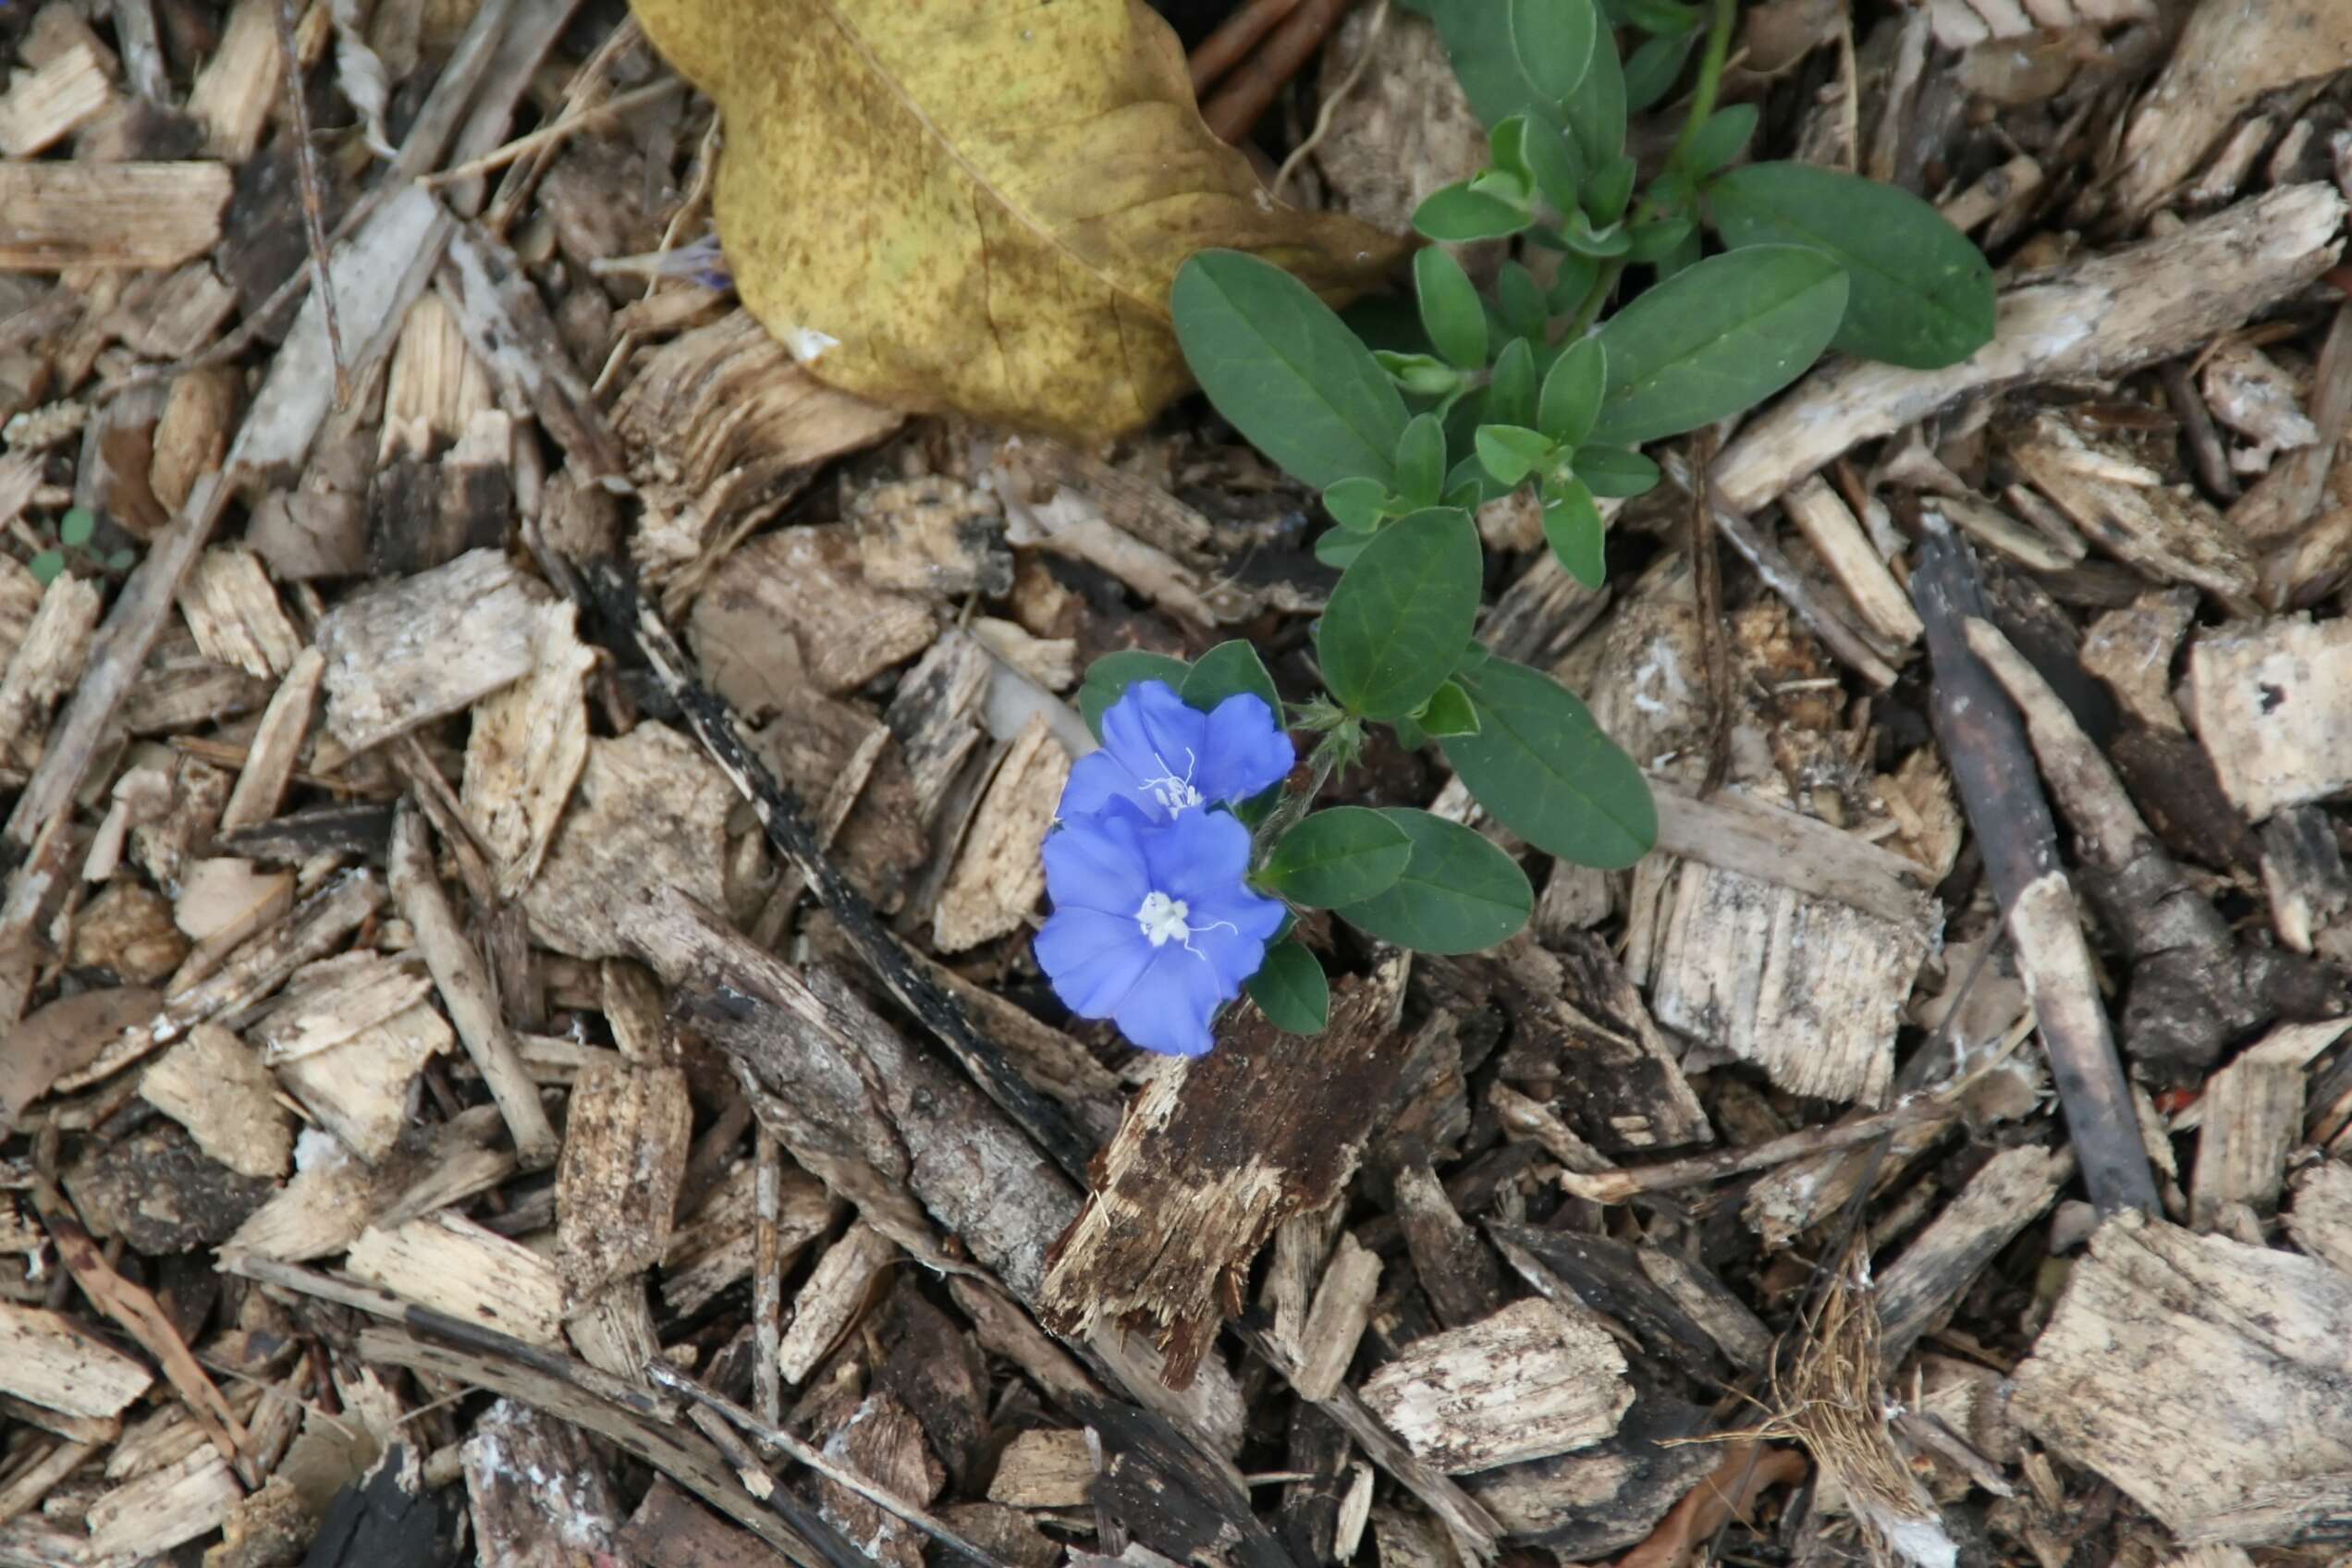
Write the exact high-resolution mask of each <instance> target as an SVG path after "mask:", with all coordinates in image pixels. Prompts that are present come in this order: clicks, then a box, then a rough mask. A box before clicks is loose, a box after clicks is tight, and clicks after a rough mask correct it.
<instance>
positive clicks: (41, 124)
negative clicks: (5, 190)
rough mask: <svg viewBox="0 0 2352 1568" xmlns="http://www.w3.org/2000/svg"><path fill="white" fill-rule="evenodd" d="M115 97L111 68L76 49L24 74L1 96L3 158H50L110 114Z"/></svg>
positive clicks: (92, 52) (84, 46) (85, 47)
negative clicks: (55, 150) (79, 132)
mask: <svg viewBox="0 0 2352 1568" xmlns="http://www.w3.org/2000/svg"><path fill="white" fill-rule="evenodd" d="M114 95H115V92H114V84H113V83H112V82H111V81H109V80H107V72H106V63H105V62H104V60H102V59H100V58H99V57H98V51H97V50H96V49H95V48H93V47H92V45H91V44H89V43H73V44H70V45H68V46H67V48H66V50H65V51H64V52H63V53H61V54H59V55H56V56H55V58H54V59H51V60H49V61H48V62H47V63H45V64H43V66H42V67H40V68H39V69H37V70H31V71H20V72H18V74H17V77H16V79H15V80H13V81H11V82H10V83H9V84H8V91H7V92H6V94H5V95H0V155H6V156H7V157H11V158H30V157H32V156H33V155H34V154H36V153H44V152H46V151H48V150H49V149H50V148H51V147H54V146H55V145H56V144H57V143H58V142H60V141H64V140H65V139H66V138H67V137H68V136H70V135H72V134H73V133H74V132H75V131H76V130H78V129H80V128H81V127H82V126H85V125H87V124H89V123H90V122H91V121H92V119H95V118H96V117H97V116H98V115H99V114H100V113H101V112H102V111H104V109H105V107H106V105H107V104H108V102H109V101H111V100H112V99H113V97H114Z"/></svg>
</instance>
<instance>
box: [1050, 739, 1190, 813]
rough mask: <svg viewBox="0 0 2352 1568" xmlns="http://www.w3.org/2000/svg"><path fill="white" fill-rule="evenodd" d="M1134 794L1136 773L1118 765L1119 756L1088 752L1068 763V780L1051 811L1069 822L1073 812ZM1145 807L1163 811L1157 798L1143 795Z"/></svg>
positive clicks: (1151, 810) (1103, 804)
mask: <svg viewBox="0 0 2352 1568" xmlns="http://www.w3.org/2000/svg"><path fill="white" fill-rule="evenodd" d="M1135 794H1136V781H1135V776H1134V775H1133V774H1132V773H1130V772H1128V771H1127V770H1126V769H1125V768H1124V767H1122V766H1120V763H1119V759H1118V758H1117V757H1115V756H1113V755H1111V754H1110V753H1109V752H1107V751H1105V752H1089V753H1086V754H1085V755H1084V756H1083V757H1080V758H1079V759H1078V760H1077V761H1076V762H1075V763H1073V764H1072V765H1071V768H1070V782H1069V783H1067V784H1065V785H1063V786H1062V787H1061V804H1060V805H1059V806H1057V807H1056V808H1055V809H1054V815H1056V816H1058V817H1060V818H1061V820H1062V821H1064V822H1068V821H1069V820H1070V819H1071V818H1072V817H1074V816H1084V815H1086V814H1087V813H1088V812H1096V811H1100V810H1102V809H1103V807H1104V806H1106V805H1108V804H1109V802H1112V801H1121V800H1133V799H1134V797H1135ZM1144 800H1145V810H1146V811H1148V812H1149V813H1151V814H1152V815H1167V814H1166V813H1164V812H1162V811H1160V809H1159V802H1157V801H1154V800H1152V799H1151V798H1150V796H1148V795H1145V797H1144Z"/></svg>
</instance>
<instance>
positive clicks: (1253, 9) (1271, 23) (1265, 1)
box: [1185, 0, 1299, 95]
mask: <svg viewBox="0 0 2352 1568" xmlns="http://www.w3.org/2000/svg"><path fill="white" fill-rule="evenodd" d="M1298 4H1299V0H1249V3H1248V4H1247V5H1245V6H1242V7H1241V8H1240V9H1238V10H1236V11H1235V12H1234V13H1233V14H1232V15H1231V16H1230V17H1227V18H1225V20H1224V21H1223V22H1222V23H1221V24H1219V27H1218V29H1217V31H1215V32H1212V33H1210V34H1209V35H1208V36H1207V38H1205V39H1203V40H1202V41H1201V45H1200V47H1199V48H1197V49H1195V50H1194V51H1193V55H1192V58H1191V59H1190V60H1188V61H1186V62H1185V65H1186V67H1187V69H1189V70H1190V71H1191V73H1192V78H1193V92H1194V94H1196V95H1197V94H1199V93H1203V92H1207V91H1208V90H1209V89H1210V88H1211V87H1213V86H1215V85H1216V83H1217V79H1218V78H1219V77H1221V76H1223V75H1224V74H1225V73H1226V72H1227V71H1230V70H1231V69H1232V68H1233V67H1235V66H1238V65H1240V64H1241V63H1242V60H1243V56H1245V55H1248V54H1249V52H1250V51H1251V50H1252V49H1254V48H1256V46H1257V41H1258V40H1259V39H1261V38H1264V37H1265V36H1266V35H1267V34H1268V33H1269V32H1271V31H1274V27H1275V24H1276V23H1278V22H1280V20H1281V19H1282V18H1284V17H1287V16H1289V15H1290V14H1291V13H1292V11H1295V10H1297V9H1298Z"/></svg>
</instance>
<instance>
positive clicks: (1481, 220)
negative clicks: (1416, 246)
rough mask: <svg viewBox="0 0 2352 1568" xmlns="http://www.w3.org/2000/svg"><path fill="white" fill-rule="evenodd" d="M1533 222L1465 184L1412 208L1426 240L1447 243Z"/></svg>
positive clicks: (1495, 234) (1506, 232) (1500, 235)
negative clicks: (1437, 240)
mask: <svg viewBox="0 0 2352 1568" xmlns="http://www.w3.org/2000/svg"><path fill="white" fill-rule="evenodd" d="M1533 221H1534V220H1533V219H1532V218H1530V217H1529V216H1528V215H1527V214H1526V211H1525V209H1524V208H1520V207H1514V206H1513V205H1512V204H1511V203H1510V202H1505V201H1501V200H1499V199H1498V198H1496V197H1493V196H1489V195H1488V194H1487V193H1486V192H1485V191H1483V190H1471V189H1470V187H1469V186H1468V185H1466V184H1464V185H1449V186H1447V187H1446V188H1445V189H1444V190H1433V191H1431V192H1430V193H1429V195H1428V196H1427V199H1425V200H1424V201H1423V202H1422V203H1421V204H1420V205H1419V206H1417V207H1415V208H1414V209H1413V227H1415V228H1416V229H1418V230H1419V231H1420V232H1421V233H1422V234H1424V235H1426V236H1427V237H1428V238H1429V239H1439V240H1443V241H1445V242H1446V243H1448V244H1461V243H1464V242H1466V241H1469V240H1473V239H1502V238H1503V237H1504V236H1506V235H1512V234H1516V233H1518V232H1519V231H1520V230H1521V229H1523V228H1525V227H1527V225H1528V224H1529V223H1531V222H1533ZM1300 287H1301V288H1304V287H1305V285H1304V284H1302V285H1301V286H1300Z"/></svg>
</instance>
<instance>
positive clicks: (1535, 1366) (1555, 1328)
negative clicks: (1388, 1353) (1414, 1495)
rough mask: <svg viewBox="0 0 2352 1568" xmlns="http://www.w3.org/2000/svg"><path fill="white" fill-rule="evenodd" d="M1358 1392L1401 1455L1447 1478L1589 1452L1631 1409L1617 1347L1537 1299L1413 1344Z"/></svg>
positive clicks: (1631, 1395) (1599, 1332) (1621, 1355)
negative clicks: (1402, 1449)
mask: <svg viewBox="0 0 2352 1568" xmlns="http://www.w3.org/2000/svg"><path fill="white" fill-rule="evenodd" d="M1363 1391H1364V1402H1365V1403H1366V1404H1367V1405H1369V1406H1370V1407H1371V1409H1372V1413H1373V1414H1374V1415H1377V1416H1378V1417H1379V1418H1380V1420H1381V1421H1382V1422H1383V1423H1384V1424H1386V1425H1387V1426H1388V1427H1390V1429H1391V1430H1393V1431H1394V1432H1395V1433H1396V1434H1397V1436H1399V1437H1400V1438H1403V1439H1404V1441H1405V1444H1406V1446H1407V1447H1409V1448H1411V1449H1412V1450H1413V1452H1415V1454H1417V1455H1419V1456H1420V1457H1421V1458H1423V1459H1426V1460H1427V1461H1428V1462H1429V1463H1430V1464H1434V1465H1435V1466H1437V1467H1438V1468H1439V1470H1442V1471H1444V1472H1445V1473H1447V1474H1448V1475H1454V1476H1459V1475H1465V1474H1469V1473H1472V1472H1475V1471H1479V1470H1491V1469H1494V1468H1495V1467H1496V1466H1498V1465H1502V1464H1513V1463H1515V1462H1517V1461H1521V1460H1527V1459H1541V1458H1544V1457H1546V1456H1547V1455H1550V1454H1555V1453H1566V1452H1571V1451H1572V1450H1575V1449H1580V1448H1586V1447H1589V1446H1590V1445H1592V1444H1594V1443H1597V1442H1599V1441H1600V1440H1602V1439H1605V1438H1607V1437H1609V1436H1610V1435H1611V1433H1613V1432H1615V1431H1616V1430H1617V1423H1618V1420H1619V1418H1620V1417H1621V1416H1623V1415H1624V1413H1625V1408H1626V1406H1628V1405H1630V1404H1632V1403H1633V1402H1634V1390H1633V1389H1632V1387H1631V1386H1630V1385H1629V1384H1627V1382H1626V1381H1625V1356H1624V1353H1623V1351H1621V1350H1620V1349H1618V1347H1617V1343H1616V1341H1614V1340H1612V1339H1611V1338H1610V1337H1609V1335H1608V1334H1607V1332H1605V1331H1604V1330H1602V1329H1599V1328H1598V1327H1596V1326H1594V1325H1593V1324H1592V1323H1590V1322H1588V1321H1582V1320H1579V1319H1576V1318H1573V1317H1569V1316H1568V1315H1567V1314H1566V1313H1564V1312H1562V1311H1561V1310H1560V1308H1558V1307H1557V1306H1554V1305H1552V1304H1551V1303H1550V1302H1548V1301H1544V1300H1541V1299H1539V1298H1535V1297H1530V1298H1529V1299H1527V1300H1525V1301H1521V1302H1514V1303H1513V1304H1512V1305H1509V1306H1506V1307H1504V1308H1503V1309H1502V1310H1501V1312H1498V1313H1496V1314H1495V1315H1494V1316H1493V1317H1489V1318H1488V1319H1486V1320H1485V1321H1484V1322H1480V1323H1474V1324H1471V1325H1470V1326H1468V1327H1467V1328H1462V1329H1446V1330H1444V1331H1443V1332H1440V1333H1436V1334H1431V1335H1428V1336H1427V1337H1425V1338H1423V1339H1419V1340H1415V1341H1413V1342H1412V1343H1411V1344H1409V1345H1407V1346H1406V1347H1405V1348H1404V1350H1403V1352H1402V1353H1401V1354H1399V1355H1398V1356H1397V1358H1396V1359H1395V1360H1393V1361H1391V1362H1389V1363H1388V1364H1387V1365H1386V1366H1382V1367H1381V1368H1380V1369H1379V1370H1378V1371H1377V1372H1375V1373H1373V1374H1372V1376H1371V1377H1370V1378H1367V1379H1366V1381H1365V1384H1364V1390H1363Z"/></svg>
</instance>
